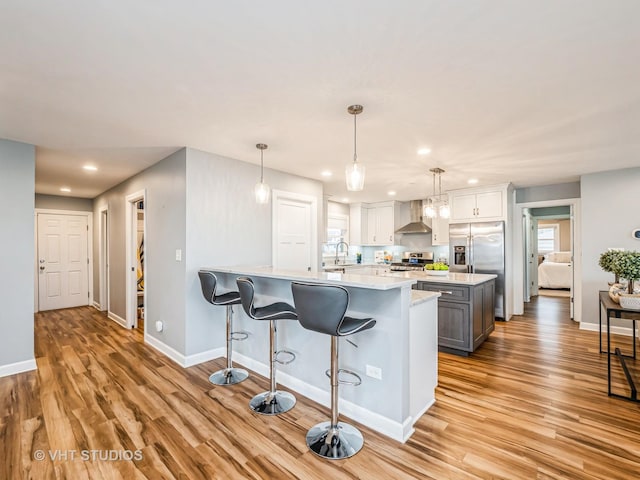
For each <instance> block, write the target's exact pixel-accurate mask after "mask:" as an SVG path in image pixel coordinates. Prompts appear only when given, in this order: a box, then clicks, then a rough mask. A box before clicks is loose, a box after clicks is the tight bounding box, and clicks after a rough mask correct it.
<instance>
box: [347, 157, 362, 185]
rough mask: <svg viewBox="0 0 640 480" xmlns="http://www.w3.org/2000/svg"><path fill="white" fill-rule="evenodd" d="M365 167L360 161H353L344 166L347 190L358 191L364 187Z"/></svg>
mask: <svg viewBox="0 0 640 480" xmlns="http://www.w3.org/2000/svg"><path fill="white" fill-rule="evenodd" d="M364 173H365V167H364V165H362V164H361V163H356V162H353V163H352V164H350V165H347V167H346V168H345V174H346V180H347V190H349V191H350V192H359V191H361V190H363V189H364Z"/></svg>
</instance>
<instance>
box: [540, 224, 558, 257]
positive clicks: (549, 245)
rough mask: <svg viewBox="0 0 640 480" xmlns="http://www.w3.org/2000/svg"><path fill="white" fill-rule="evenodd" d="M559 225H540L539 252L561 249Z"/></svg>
mask: <svg viewBox="0 0 640 480" xmlns="http://www.w3.org/2000/svg"><path fill="white" fill-rule="evenodd" d="M558 227H559V225H558V224H553V225H538V253H549V252H557V251H558V250H560V235H559V231H560V229H559V228H558Z"/></svg>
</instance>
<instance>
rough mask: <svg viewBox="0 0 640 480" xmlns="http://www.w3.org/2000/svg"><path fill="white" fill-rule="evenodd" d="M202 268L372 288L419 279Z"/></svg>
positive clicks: (398, 285) (239, 266) (409, 282)
mask: <svg viewBox="0 0 640 480" xmlns="http://www.w3.org/2000/svg"><path fill="white" fill-rule="evenodd" d="M202 270H211V271H212V272H221V273H232V274H235V275H247V276H256V277H266V278H276V279H281V280H293V281H300V282H316V283H326V284H330V285H342V286H343V287H356V288H368V289H372V290H390V289H392V288H401V287H406V286H411V285H413V284H415V283H416V282H417V281H418V279H417V278H413V277H401V276H390V275H386V274H385V275H384V276H383V275H356V274H352V273H332V272H305V271H301V270H281V269H275V268H273V267H255V266H251V265H238V266H231V267H203V268H202Z"/></svg>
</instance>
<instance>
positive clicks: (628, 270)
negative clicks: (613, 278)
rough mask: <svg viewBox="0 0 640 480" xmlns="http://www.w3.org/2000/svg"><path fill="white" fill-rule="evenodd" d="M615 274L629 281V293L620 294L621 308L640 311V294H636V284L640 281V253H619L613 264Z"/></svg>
mask: <svg viewBox="0 0 640 480" xmlns="http://www.w3.org/2000/svg"><path fill="white" fill-rule="evenodd" d="M612 265H613V272H614V273H617V274H618V275H619V276H620V277H622V278H625V279H627V281H628V283H627V293H620V306H621V307H623V308H632V309H640V294H636V293H635V289H634V282H635V281H636V280H640V252H636V251H625V252H618V255H615V256H614V260H613V262H612Z"/></svg>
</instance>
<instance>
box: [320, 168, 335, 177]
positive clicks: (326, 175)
mask: <svg viewBox="0 0 640 480" xmlns="http://www.w3.org/2000/svg"><path fill="white" fill-rule="evenodd" d="M321 175H322V176H323V177H330V176H331V175H333V173H331V172H330V171H329V170H324V171H323V172H322V173H321Z"/></svg>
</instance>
